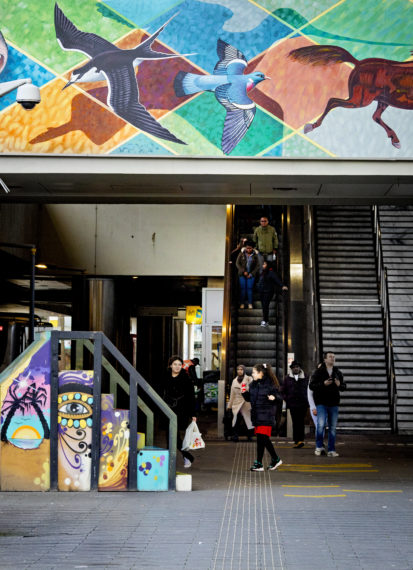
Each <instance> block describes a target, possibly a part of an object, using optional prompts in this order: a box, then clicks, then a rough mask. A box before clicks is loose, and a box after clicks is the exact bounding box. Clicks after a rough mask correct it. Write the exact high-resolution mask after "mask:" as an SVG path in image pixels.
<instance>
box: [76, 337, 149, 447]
mask: <svg viewBox="0 0 413 570" xmlns="http://www.w3.org/2000/svg"><path fill="white" fill-rule="evenodd" d="M82 346H85V348H87V350H88V351H89V352H90V353H91V354H93V353H94V350H95V349H94V345H93V343H91V342H90V340H85V341H83V342H82ZM76 349H78V343H76ZM102 366H103V368H104V369H105V370H106V371H107V372H108V373H109V375H110V391H111V392H112V390H113V392H115V390H116V386H120V387H121V388H122V390H124V391H125V392H126V394H127V395H128V396H129V384H128V383H127V382H126V380H125V379H124V378H123V377H122V376H121V375H120V374H119V372H118V371H117V370H116V369H115V368H114V367H113V366H112V365H111V364H110V362H109V361H108V360H107V359H106V358H105V357H104V356H103V357H102ZM114 395H115V402H116V393H115V394H114ZM115 406H116V404H115ZM138 408H139V410H140V411H141V412H142V413H143V414H144V415H145V416H146V438H145V441H146V443H147V445H153V433H154V428H153V426H154V415H153V412H152V410H151V409H150V408H149V406H147V405H146V404H145V402H143V401H142V400H141V399H139V400H138Z"/></svg>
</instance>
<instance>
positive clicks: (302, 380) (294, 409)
mask: <svg viewBox="0 0 413 570" xmlns="http://www.w3.org/2000/svg"><path fill="white" fill-rule="evenodd" d="M307 388H308V376H306V375H305V374H304V372H303V370H302V369H301V364H300V363H299V362H297V360H293V362H291V364H290V372H289V374H287V376H285V377H284V381H283V385H282V387H281V395H282V397H283V399H284V400H285V402H286V404H287V409H289V410H290V413H291V419H292V422H293V438H294V443H295V445H294V447H295V448H296V449H299V448H301V447H304V422H305V417H306V415H307V410H308V398H307Z"/></svg>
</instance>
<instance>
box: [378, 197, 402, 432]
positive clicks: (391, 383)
mask: <svg viewBox="0 0 413 570" xmlns="http://www.w3.org/2000/svg"><path fill="white" fill-rule="evenodd" d="M372 214H373V231H374V243H375V253H376V267H377V282H378V285H379V299H380V305H381V309H382V315H383V331H384V342H385V350H386V373H387V384H388V390H389V405H390V421H391V427H392V431H393V432H394V433H396V432H397V411H396V409H397V388H396V374H395V371H394V354H393V342H392V335H391V318H390V303H389V287H388V278H387V268H386V266H385V265H384V261H383V246H382V241H381V229H380V212H379V209H378V206H372Z"/></svg>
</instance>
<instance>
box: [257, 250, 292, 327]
mask: <svg viewBox="0 0 413 570" xmlns="http://www.w3.org/2000/svg"><path fill="white" fill-rule="evenodd" d="M276 287H280V288H281V289H282V290H283V291H288V287H286V286H285V285H284V284H283V282H282V281H281V279H280V278H279V277H278V275H277V273H276V272H275V271H273V270H272V269H271V267H270V265H269V264H268V263H267V262H266V261H264V262H263V264H262V270H261V273H260V277H259V280H258V284H257V289H258V292H259V294H260V300H261V306H262V321H261V326H262V327H268V317H269V314H270V303H271V299H272V298H273V296H274V292H275V289H276Z"/></svg>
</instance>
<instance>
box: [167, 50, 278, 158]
mask: <svg viewBox="0 0 413 570" xmlns="http://www.w3.org/2000/svg"><path fill="white" fill-rule="evenodd" d="M217 53H218V57H219V61H218V63H217V64H216V66H215V68H214V73H213V74H212V75H196V74H194V73H187V72H185V71H180V72H179V73H178V75H177V76H176V77H175V82H174V87H175V93H176V94H177V96H178V97H184V96H185V95H193V94H194V93H201V92H202V91H211V92H213V93H215V97H216V98H217V101H218V102H219V103H221V105H222V106H223V107H224V109H226V111H227V114H226V117H225V123H224V132H223V134H222V143H221V147H222V152H223V153H225V154H229V153H230V152H231V151H232V150H234V148H235V147H236V146H237V144H238V143H239V142H240V141H241V140H242V139H243V138H244V135H245V133H246V132H247V130H248V129H249V127H250V125H251V123H252V121H253V119H254V116H255V110H256V105H255V103H254V102H253V101H251V99H250V98H249V97H248V93H249V92H250V91H251V89H254V87H255V86H256V85H257V84H258V83H261V81H264V79H270V78H269V77H265V75H264V74H263V73H261V72H259V71H254V73H249V74H247V75H244V71H245V68H246V67H247V65H248V62H247V60H246V59H245V57H244V55H243V54H242V53H241V52H240V51H238V50H237V49H236V48H234V47H232V46H230V45H229V44H227V43H226V42H224V41H222V40H218V43H217Z"/></svg>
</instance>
